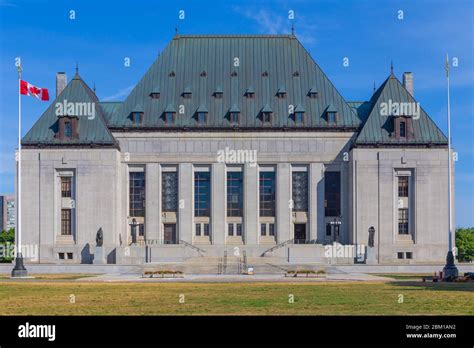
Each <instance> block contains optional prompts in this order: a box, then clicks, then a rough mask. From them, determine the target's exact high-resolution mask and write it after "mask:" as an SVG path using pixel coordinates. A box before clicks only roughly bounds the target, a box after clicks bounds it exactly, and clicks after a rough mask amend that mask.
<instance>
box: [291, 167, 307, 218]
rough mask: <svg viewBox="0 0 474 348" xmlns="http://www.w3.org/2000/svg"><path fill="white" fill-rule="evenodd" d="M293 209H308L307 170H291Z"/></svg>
mask: <svg viewBox="0 0 474 348" xmlns="http://www.w3.org/2000/svg"><path fill="white" fill-rule="evenodd" d="M292 178H293V180H292V183H293V187H292V191H293V211H308V172H293V175H292Z"/></svg>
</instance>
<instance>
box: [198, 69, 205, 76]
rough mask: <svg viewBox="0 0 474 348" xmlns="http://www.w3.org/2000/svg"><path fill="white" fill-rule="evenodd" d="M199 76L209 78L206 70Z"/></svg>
mask: <svg viewBox="0 0 474 348" xmlns="http://www.w3.org/2000/svg"><path fill="white" fill-rule="evenodd" d="M199 76H201V77H206V76H207V72H206V70H203V71H201V74H200V75H199Z"/></svg>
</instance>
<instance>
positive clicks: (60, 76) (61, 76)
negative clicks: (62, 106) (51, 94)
mask: <svg viewBox="0 0 474 348" xmlns="http://www.w3.org/2000/svg"><path fill="white" fill-rule="evenodd" d="M66 85H67V77H66V73H65V72H58V73H57V74H56V97H57V96H58V95H59V94H60V93H61V92H62V91H63V89H64V88H66Z"/></svg>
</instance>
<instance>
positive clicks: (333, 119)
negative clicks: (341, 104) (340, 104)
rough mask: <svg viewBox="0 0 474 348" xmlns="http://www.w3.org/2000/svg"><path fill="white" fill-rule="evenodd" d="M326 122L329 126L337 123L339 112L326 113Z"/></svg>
mask: <svg viewBox="0 0 474 348" xmlns="http://www.w3.org/2000/svg"><path fill="white" fill-rule="evenodd" d="M326 121H327V122H328V123H329V124H336V123H337V112H336V111H326Z"/></svg>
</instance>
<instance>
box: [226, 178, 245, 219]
mask: <svg viewBox="0 0 474 348" xmlns="http://www.w3.org/2000/svg"><path fill="white" fill-rule="evenodd" d="M243 193H244V188H243V173H242V172H228V173H227V216H243Z"/></svg>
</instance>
